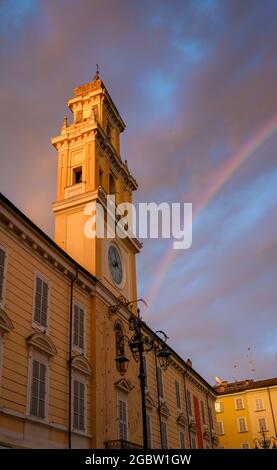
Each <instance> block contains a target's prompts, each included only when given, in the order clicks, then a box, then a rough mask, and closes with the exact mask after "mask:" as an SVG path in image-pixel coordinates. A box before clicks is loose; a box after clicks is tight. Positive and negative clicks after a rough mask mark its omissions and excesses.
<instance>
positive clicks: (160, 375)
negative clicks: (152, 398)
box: [157, 366, 164, 398]
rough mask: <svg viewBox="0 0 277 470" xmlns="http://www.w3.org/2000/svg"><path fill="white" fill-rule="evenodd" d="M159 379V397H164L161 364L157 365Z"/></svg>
mask: <svg viewBox="0 0 277 470" xmlns="http://www.w3.org/2000/svg"><path fill="white" fill-rule="evenodd" d="M157 380H158V394H159V398H164V386H163V373H162V369H161V368H160V367H159V366H157Z"/></svg>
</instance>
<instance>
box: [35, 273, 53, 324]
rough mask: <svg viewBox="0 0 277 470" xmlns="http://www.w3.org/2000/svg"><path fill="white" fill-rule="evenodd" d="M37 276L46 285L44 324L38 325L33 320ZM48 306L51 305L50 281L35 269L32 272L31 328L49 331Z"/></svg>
mask: <svg viewBox="0 0 277 470" xmlns="http://www.w3.org/2000/svg"><path fill="white" fill-rule="evenodd" d="M37 278H39V279H40V280H41V281H42V282H44V283H45V284H47V286H48V298H47V315H46V326H44V325H40V324H39V323H38V322H37V321H36V320H35V310H36V292H37V290H36V289H37ZM50 306H51V282H50V281H49V279H48V278H47V277H46V276H44V275H43V274H41V273H40V272H39V271H35V273H34V292H33V312H32V326H33V328H36V329H39V330H40V331H42V332H48V331H49V322H50Z"/></svg>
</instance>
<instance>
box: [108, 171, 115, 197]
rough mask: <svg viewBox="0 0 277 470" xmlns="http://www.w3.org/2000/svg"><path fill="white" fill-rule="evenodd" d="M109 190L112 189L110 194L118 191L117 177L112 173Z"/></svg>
mask: <svg viewBox="0 0 277 470" xmlns="http://www.w3.org/2000/svg"><path fill="white" fill-rule="evenodd" d="M109 191H110V194H115V193H116V185H115V179H114V177H113V175H112V174H111V173H110V176H109Z"/></svg>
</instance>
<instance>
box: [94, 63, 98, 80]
mask: <svg viewBox="0 0 277 470" xmlns="http://www.w3.org/2000/svg"><path fill="white" fill-rule="evenodd" d="M94 80H99V65H98V64H96V74H95V76H94Z"/></svg>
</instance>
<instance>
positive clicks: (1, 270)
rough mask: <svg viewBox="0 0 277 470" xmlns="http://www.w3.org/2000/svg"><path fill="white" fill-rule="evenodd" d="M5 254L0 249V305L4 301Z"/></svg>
mask: <svg viewBox="0 0 277 470" xmlns="http://www.w3.org/2000/svg"><path fill="white" fill-rule="evenodd" d="M5 265H6V252H5V251H4V249H3V248H0V305H1V304H2V303H3V300H4V282H5Z"/></svg>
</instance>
